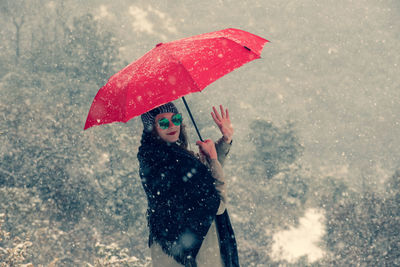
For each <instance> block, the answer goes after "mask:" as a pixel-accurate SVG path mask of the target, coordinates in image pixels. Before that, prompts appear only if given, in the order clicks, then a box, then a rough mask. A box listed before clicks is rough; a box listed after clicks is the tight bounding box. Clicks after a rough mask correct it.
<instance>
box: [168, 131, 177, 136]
mask: <svg viewBox="0 0 400 267" xmlns="http://www.w3.org/2000/svg"><path fill="white" fill-rule="evenodd" d="M174 134H176V131H175V132H170V133H167V135H174Z"/></svg>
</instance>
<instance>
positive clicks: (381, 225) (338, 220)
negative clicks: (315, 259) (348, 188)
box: [326, 192, 400, 266]
mask: <svg viewBox="0 0 400 267" xmlns="http://www.w3.org/2000/svg"><path fill="white" fill-rule="evenodd" d="M399 204H400V203H398V202H397V201H396V199H395V198H389V199H385V198H381V197H380V196H378V195H376V194H374V193H369V192H364V193H363V194H360V195H359V196H358V198H355V197H353V198H348V199H345V200H343V201H340V202H338V203H336V205H334V206H333V207H332V208H331V209H329V210H327V212H326V216H327V217H326V219H327V220H326V222H327V236H326V241H327V249H328V250H329V253H328V255H329V260H328V261H327V262H328V263H329V265H330V266H352V265H361V266H362V265H365V266H398V265H399V264H400V250H399V244H400V217H399V215H400V205H399Z"/></svg>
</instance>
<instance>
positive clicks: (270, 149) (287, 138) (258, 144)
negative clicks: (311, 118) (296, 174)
mask: <svg viewBox="0 0 400 267" xmlns="http://www.w3.org/2000/svg"><path fill="white" fill-rule="evenodd" d="M293 127H294V124H293V123H291V122H287V123H286V125H284V126H283V127H277V126H275V125H274V124H273V123H272V122H269V121H264V120H255V121H253V122H252V123H251V124H250V129H251V134H250V140H251V141H252V143H253V144H254V145H255V151H254V157H255V158H256V161H257V164H256V165H260V164H259V163H261V165H262V168H263V170H264V173H265V175H266V177H267V178H268V179H270V178H272V177H273V176H274V175H276V174H278V173H279V172H281V171H283V170H285V169H287V168H288V166H289V165H290V164H292V163H294V162H295V161H296V159H297V158H298V157H299V156H301V154H302V152H303V147H302V145H301V144H300V142H299V140H298V138H297V136H296V135H295V132H294V128H293Z"/></svg>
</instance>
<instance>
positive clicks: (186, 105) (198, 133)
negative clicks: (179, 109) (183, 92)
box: [182, 96, 204, 142]
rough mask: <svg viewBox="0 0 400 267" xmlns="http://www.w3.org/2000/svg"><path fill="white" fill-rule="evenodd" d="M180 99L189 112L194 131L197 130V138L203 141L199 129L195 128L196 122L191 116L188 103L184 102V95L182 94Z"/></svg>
mask: <svg viewBox="0 0 400 267" xmlns="http://www.w3.org/2000/svg"><path fill="white" fill-rule="evenodd" d="M182 100H183V103H184V104H185V107H186V109H187V111H188V113H189V116H190V118H191V119H192V122H193V125H194V128H196V132H197V135H198V136H199V138H200V141H201V142H204V141H203V138H201V135H200V132H199V129H198V128H197V125H196V123H195V122H194V119H193V116H192V112H190V109H189V106H188V104H187V103H186V100H185V97H184V96H182Z"/></svg>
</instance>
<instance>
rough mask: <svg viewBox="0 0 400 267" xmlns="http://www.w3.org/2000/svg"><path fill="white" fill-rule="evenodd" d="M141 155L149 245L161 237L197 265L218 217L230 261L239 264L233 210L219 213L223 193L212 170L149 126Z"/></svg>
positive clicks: (182, 259) (178, 256)
mask: <svg viewBox="0 0 400 267" xmlns="http://www.w3.org/2000/svg"><path fill="white" fill-rule="evenodd" d="M138 160H139V164H140V177H141V180H142V185H143V188H144V190H145V192H146V195H147V200H148V210H147V220H148V225H149V232H150V236H149V246H151V245H152V243H153V242H157V243H158V244H159V245H160V246H161V247H162V249H163V251H164V252H165V253H167V254H168V255H170V256H172V257H173V258H174V259H175V260H176V261H177V262H179V263H181V264H183V265H185V266H195V265H196V263H195V258H196V255H197V253H198V251H199V249H200V247H201V244H202V242H203V240H204V237H205V236H206V234H207V232H208V230H209V228H210V225H211V223H212V221H213V220H215V221H216V225H217V229H218V232H219V237H220V248H221V256H222V258H223V261H224V262H225V266H239V263H238V256H237V249H236V241H235V237H234V234H233V230H232V226H231V224H230V220H229V216H228V213H227V211H225V213H223V214H222V215H218V216H217V215H216V213H217V210H218V207H219V204H220V195H219V194H218V191H217V190H216V188H215V186H214V182H215V181H216V180H215V178H214V177H212V175H211V172H210V170H209V169H208V168H207V167H206V166H205V165H204V164H203V163H202V162H201V161H200V160H199V159H197V158H196V157H195V156H194V155H192V154H191V153H189V152H188V151H186V150H184V149H182V148H180V147H179V146H178V145H176V144H169V143H166V142H164V141H161V140H159V139H157V138H155V137H153V136H152V135H151V134H150V133H146V132H144V133H143V136H142V145H141V146H140V148H139V152H138Z"/></svg>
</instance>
